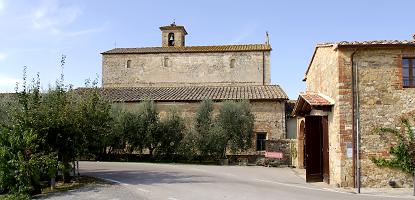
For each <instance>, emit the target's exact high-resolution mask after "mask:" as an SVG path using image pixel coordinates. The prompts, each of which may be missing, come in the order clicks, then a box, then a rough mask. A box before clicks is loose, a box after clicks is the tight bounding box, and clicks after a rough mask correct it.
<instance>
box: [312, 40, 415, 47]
mask: <svg viewBox="0 0 415 200" xmlns="http://www.w3.org/2000/svg"><path fill="white" fill-rule="evenodd" d="M329 45H338V46H374V45H376V46H378V45H415V40H371V41H341V42H326V43H321V44H317V46H329Z"/></svg>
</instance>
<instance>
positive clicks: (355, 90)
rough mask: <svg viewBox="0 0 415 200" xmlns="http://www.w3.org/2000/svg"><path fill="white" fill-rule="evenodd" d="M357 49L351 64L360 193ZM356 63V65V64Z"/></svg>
mask: <svg viewBox="0 0 415 200" xmlns="http://www.w3.org/2000/svg"><path fill="white" fill-rule="evenodd" d="M357 51H358V50H357V49H356V50H354V52H353V53H352V55H351V58H350V60H351V64H352V90H353V91H352V96H353V126H354V128H353V130H354V131H356V138H355V147H356V154H355V164H356V166H355V177H356V178H357V179H356V180H355V181H356V187H357V193H360V188H361V179H360V177H361V166H360V129H359V124H360V123H359V116H360V113H359V84H358V83H359V76H358V75H359V73H358V72H359V70H358V69H359V67H358V65H357V64H356V63H355V62H354V59H353V58H354V55H355V54H356V53H357ZM355 64H356V65H355Z"/></svg>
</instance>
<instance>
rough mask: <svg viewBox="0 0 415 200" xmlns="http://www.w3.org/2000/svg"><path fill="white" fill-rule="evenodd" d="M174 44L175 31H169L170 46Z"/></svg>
mask: <svg viewBox="0 0 415 200" xmlns="http://www.w3.org/2000/svg"><path fill="white" fill-rule="evenodd" d="M173 46H174V33H169V47H173Z"/></svg>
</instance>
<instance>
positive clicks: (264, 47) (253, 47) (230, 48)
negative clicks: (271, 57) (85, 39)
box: [102, 44, 271, 54]
mask: <svg viewBox="0 0 415 200" xmlns="http://www.w3.org/2000/svg"><path fill="white" fill-rule="evenodd" d="M238 51H271V46H270V45H269V44H243V45H218V46H184V47H143V48H115V49H111V50H109V51H105V52H103V53H102V54H145V53H199V52H200V53H203V52H238Z"/></svg>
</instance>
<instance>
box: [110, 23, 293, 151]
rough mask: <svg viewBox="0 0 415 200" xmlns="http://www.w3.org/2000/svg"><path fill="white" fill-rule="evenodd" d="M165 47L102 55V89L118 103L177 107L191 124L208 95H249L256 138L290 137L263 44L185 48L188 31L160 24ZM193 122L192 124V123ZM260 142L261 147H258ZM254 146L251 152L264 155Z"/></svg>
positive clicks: (215, 97)
mask: <svg viewBox="0 0 415 200" xmlns="http://www.w3.org/2000/svg"><path fill="white" fill-rule="evenodd" d="M160 30H161V33H162V34H161V36H162V39H161V41H162V45H161V47H142V48H115V49H111V50H109V51H106V52H103V53H102V87H103V88H102V90H103V91H104V93H105V94H106V95H107V97H108V98H109V99H110V100H111V101H113V102H114V103H117V104H121V105H122V106H125V107H128V108H133V107H134V106H133V105H135V104H136V103H137V102H140V101H142V100H144V99H152V100H154V101H155V102H156V105H157V107H158V109H159V112H160V114H161V116H163V115H165V113H166V112H167V111H168V110H169V108H171V107H175V108H176V109H177V110H178V111H179V112H180V113H181V114H182V116H183V117H184V118H185V119H186V121H188V122H191V121H193V120H192V119H193V118H194V116H195V112H196V110H197V107H198V105H199V103H200V102H201V101H202V100H203V99H211V100H214V102H215V104H214V108H215V109H214V112H217V111H218V103H219V102H220V101H223V100H240V99H246V100H249V101H250V102H251V106H252V111H253V114H254V115H255V125H254V126H255V127H254V131H255V137H256V138H254V141H259V142H261V143H262V142H263V143H265V140H279V139H284V138H285V137H286V128H285V117H286V116H285V101H286V100H287V99H288V98H287V95H286V94H285V92H284V91H283V90H282V89H281V87H280V86H278V85H271V84H270V83H271V78H270V52H271V46H270V45H269V43H268V42H266V43H264V44H247V45H221V46H186V45H185V37H186V35H187V31H186V30H185V28H184V27H183V26H178V25H176V24H174V23H173V24H171V25H169V26H163V27H160ZM188 125H189V126H191V125H192V124H190V123H189V124H188ZM258 146H259V147H258ZM264 150H265V147H261V145H256V144H253V148H252V150H251V151H249V152H248V154H252V155H262V154H263V153H264Z"/></svg>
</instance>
